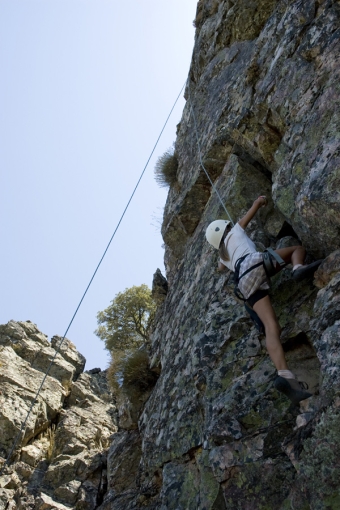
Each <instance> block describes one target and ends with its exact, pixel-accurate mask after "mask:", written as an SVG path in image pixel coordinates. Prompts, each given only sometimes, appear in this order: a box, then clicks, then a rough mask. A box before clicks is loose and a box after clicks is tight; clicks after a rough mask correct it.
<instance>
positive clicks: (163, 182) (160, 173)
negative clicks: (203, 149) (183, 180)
mask: <svg viewBox="0 0 340 510" xmlns="http://www.w3.org/2000/svg"><path fill="white" fill-rule="evenodd" d="M177 169H178V159H177V155H176V152H175V149H174V148H173V147H170V148H169V149H168V150H167V151H165V152H164V154H163V156H160V157H159V158H158V160H157V163H156V165H155V180H156V182H157V184H158V185H159V186H160V187H162V188H165V187H168V186H170V187H171V186H173V185H174V184H176V182H177Z"/></svg>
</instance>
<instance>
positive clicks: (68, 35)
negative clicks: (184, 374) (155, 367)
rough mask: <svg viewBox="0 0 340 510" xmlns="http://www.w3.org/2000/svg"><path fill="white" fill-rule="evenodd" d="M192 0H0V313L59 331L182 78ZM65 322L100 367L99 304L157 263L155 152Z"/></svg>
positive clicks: (103, 357) (171, 132)
mask: <svg viewBox="0 0 340 510" xmlns="http://www.w3.org/2000/svg"><path fill="white" fill-rule="evenodd" d="M196 3H197V2H196V0H171V2H165V1H161V0H143V1H141V0H138V1H137V0H134V1H132V2H124V3H123V2H118V1H116V0H110V1H109V0H100V1H96V2H95V1H94V0H92V1H88V0H71V1H70V0H67V1H64V0H49V1H48V2H46V0H40V1H35V0H30V1H29V2H27V0H20V1H19V0H0V66H1V69H2V80H1V81H0V190H1V201H0V218H1V222H0V236H1V240H2V243H1V251H0V287H1V298H0V323H1V324H4V323H6V322H8V321H9V320H10V319H14V320H27V319H29V320H31V321H32V322H34V323H36V324H37V326H38V327H39V329H41V330H42V331H43V332H44V333H46V334H47V335H48V336H49V337H51V336H53V335H54V334H58V335H63V334H64V332H65V330H66V327H67V325H68V324H69V322H70V320H71V317H72V315H73V313H74V311H75V309H76V306H77V304H78V302H79V300H80V298H81V296H82V294H83V292H84V290H85V288H86V286H87V284H88V282H89V280H90V277H91V276H92V273H93V271H94V269H95V267H96V266H97V264H98V262H99V259H100V257H101V255H102V253H103V251H104V249H105V247H106V245H107V243H108V241H109V239H110V237H111V235H112V233H113V231H114V228H115V226H116V225H117V222H118V220H119V217H120V215H121V213H122V211H123V209H124V207H125V205H126V203H127V200H128V198H129V196H130V194H131V192H132V190H133V188H134V186H135V184H136V181H137V179H138V177H139V175H140V174H141V172H142V169H143V167H144V165H145V163H146V161H147V159H148V157H149V154H150V152H151V150H152V148H153V145H154V143H155V141H156V139H157V137H158V134H159V132H160V129H161V128H162V126H163V124H164V121H165V119H166V117H167V115H168V113H169V111H170V109H171V107H172V105H173V103H174V101H175V99H176V97H177V95H178V93H179V91H180V89H181V87H182V85H183V84H184V82H185V80H186V78H187V75H188V71H189V65H190V59H191V53H192V48H193V43H194V28H193V25H192V21H193V19H194V18H195V12H196ZM183 106H184V99H183V98H181V100H180V101H179V103H178V105H177V107H176V110H175V111H174V113H173V116H172V118H171V120H170V122H169V124H168V126H167V128H166V131H165V132H164V135H163V137H162V139H161V141H160V143H159V146H158V148H157V149H156V152H155V155H154V157H153V158H152V160H151V162H150V166H149V168H148V170H147V172H146V174H145V176H144V178H143V180H142V183H141V185H140V187H139V189H138V190H137V193H136V195H135V197H134V199H133V202H132V204H131V206H130V208H129V210H128V212H127V214H126V216H125V219H124V220H123V223H122V225H121V227H120V229H119V230H118V232H117V234H116V237H115V239H114V240H113V242H112V245H111V247H110V250H109V252H108V254H107V256H106V258H105V260H104V262H103V264H102V266H101V268H100V269H99V272H98V273H97V276H96V278H95V280H94V282H93V284H92V286H91V288H90V290H89V292H88V295H87V296H86V298H85V300H84V302H83V304H82V307H81V308H80V310H79V312H78V315H77V317H76V318H75V321H74V323H73V325H72V327H71V329H70V331H69V333H68V335H67V336H68V338H70V339H71V340H72V341H73V342H74V343H75V344H76V346H77V348H78V350H79V351H80V352H81V353H82V354H84V355H85V357H86V358H87V365H86V368H87V369H90V368H93V367H95V366H99V367H101V368H105V367H106V365H107V362H108V357H107V353H106V352H105V351H104V349H103V343H102V342H101V341H100V340H99V339H98V338H97V337H96V336H95V335H94V334H93V331H94V330H95V328H96V314H97V312H98V311H99V310H102V309H104V308H106V307H107V306H108V305H109V303H110V301H111V300H112V299H113V298H114V296H115V294H117V292H121V291H123V290H124V289H125V288H127V287H131V286H132V285H140V284H142V283H146V284H148V285H149V286H151V282H152V275H153V273H154V271H155V270H156V269H157V267H159V268H160V269H161V270H162V271H163V270H164V266H163V254H164V250H163V249H162V238H161V235H160V222H161V218H162V210H163V207H164V204H165V200H166V190H164V189H162V188H159V187H158V186H157V184H156V183H155V181H154V177H153V168H154V165H155V162H156V160H157V158H158V157H159V156H160V155H162V154H163V153H164V151H165V150H166V149H167V148H168V147H170V146H171V145H172V143H173V141H174V140H175V133H176V124H177V123H178V122H179V121H180V118H181V112H182V109H183Z"/></svg>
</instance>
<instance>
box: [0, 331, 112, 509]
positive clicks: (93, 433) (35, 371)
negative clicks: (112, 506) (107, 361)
mask: <svg viewBox="0 0 340 510" xmlns="http://www.w3.org/2000/svg"><path fill="white" fill-rule="evenodd" d="M61 341H62V338H60V337H53V338H52V341H51V343H50V342H49V341H48V339H47V337H46V336H45V335H44V334H43V333H41V332H40V331H39V330H38V329H37V327H36V326H35V325H34V324H32V323H31V322H29V321H27V322H14V321H11V322H9V323H8V324H6V325H4V326H0V349H1V352H0V360H1V365H0V381H1V395H0V398H1V406H0V424H1V432H2V434H1V440H0V445H1V455H2V459H1V460H2V465H3V463H4V461H5V459H6V458H7V457H8V455H10V452H11V448H12V445H13V444H14V441H15V438H16V437H17V436H18V434H19V433H20V428H21V425H22V423H23V422H24V419H25V418H26V416H27V413H28V411H29V408H30V407H31V404H32V403H33V401H34V398H35V395H36V393H37V390H38V388H39V386H40V384H41V382H42V379H43V376H44V373H46V371H47V369H48V367H49V365H50V363H51V360H52V359H53V358H54V361H53V364H52V365H51V368H50V372H49V374H50V375H48V376H47V378H46V381H45V383H44V385H43V386H42V389H41V392H40V395H39V397H38V399H37V402H36V403H35V404H34V405H33V408H32V412H31V414H30V417H29V419H28V421H27V423H26V427H25V428H24V431H23V432H22V433H21V434H20V436H19V438H18V439H19V441H18V444H17V447H16V449H15V451H14V453H13V455H12V456H11V458H10V465H9V466H6V467H5V469H4V473H3V476H1V477H0V508H2V509H5V508H6V509H9V508H11V509H17V508H18V509H41V510H43V509H55V508H57V509H65V508H81V509H94V508H96V507H97V506H99V504H100V503H101V501H102V499H103V495H104V493H105V492H106V485H107V477H106V464H107V461H106V451H107V449H108V447H109V444H110V438H111V435H112V434H113V433H115V432H116V431H117V427H116V408H115V404H114V400H113V397H112V395H111V393H110V391H109V389H108V385H107V381H106V372H102V371H101V370H100V369H99V370H92V371H89V372H84V373H83V370H84V366H85V358H84V357H83V356H82V355H81V354H80V353H79V352H78V351H77V350H76V348H75V346H74V345H73V344H72V343H71V342H70V341H69V340H67V339H65V340H64V341H63V343H62V345H61V348H60V353H59V354H56V349H58V348H59V347H60V342H61ZM91 372H92V373H91ZM93 372H94V373H93Z"/></svg>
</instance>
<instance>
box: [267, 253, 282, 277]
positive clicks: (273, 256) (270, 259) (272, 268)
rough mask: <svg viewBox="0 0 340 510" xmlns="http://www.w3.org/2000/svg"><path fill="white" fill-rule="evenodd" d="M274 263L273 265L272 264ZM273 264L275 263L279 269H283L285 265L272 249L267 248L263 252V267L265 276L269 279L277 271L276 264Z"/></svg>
mask: <svg viewBox="0 0 340 510" xmlns="http://www.w3.org/2000/svg"><path fill="white" fill-rule="evenodd" d="M273 262H274V264H273ZM275 262H277V263H278V264H279V266H280V269H283V268H284V267H285V266H286V265H287V264H286V263H285V261H284V260H283V259H282V258H281V257H280V255H278V254H277V253H276V251H275V250H273V249H272V248H267V249H266V250H265V251H264V252H263V266H264V270H265V272H266V275H267V276H268V277H269V278H271V277H272V276H274V275H275V274H276V273H277V271H276V267H275V266H276V264H275Z"/></svg>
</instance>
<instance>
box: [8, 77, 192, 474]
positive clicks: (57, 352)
mask: <svg viewBox="0 0 340 510" xmlns="http://www.w3.org/2000/svg"><path fill="white" fill-rule="evenodd" d="M184 87H185V83H184V85H183V87H182V88H181V91H180V93H179V94H178V96H177V98H176V101H175V102H174V104H173V106H172V108H171V110H170V113H169V115H168V116H167V119H166V121H165V123H164V125H163V127H162V129H161V132H160V134H159V136H158V138H157V140H156V143H155V145H154V147H153V149H152V151H151V154H150V156H149V158H148V160H147V162H146V164H145V166H144V169H143V171H142V173H141V175H140V177H139V179H138V181H137V184H136V186H135V188H134V190H133V192H132V193H131V195H130V198H129V200H128V202H127V204H126V207H125V209H124V211H123V213H122V215H121V217H120V219H119V221H118V224H117V226H116V228H115V230H114V232H113V234H112V236H111V239H110V241H109V243H108V245H107V246H106V249H105V251H104V253H103V255H102V257H101V259H100V261H99V263H98V265H97V267H96V269H95V271H94V273H93V275H92V277H91V279H90V282H89V284H88V286H87V287H86V290H85V292H84V294H83V296H82V298H81V300H80V301H79V304H78V306H77V308H76V311H75V312H74V314H73V317H72V319H71V321H70V323H69V325H68V326H67V329H66V331H65V334H64V336H63V337H62V339H61V341H60V342H59V346H58V348H57V349H56V352H55V354H54V356H53V358H52V360H51V362H50V364H49V366H48V368H47V371H46V373H45V374H44V377H43V379H42V381H41V384H40V386H39V388H38V391H37V393H36V395H35V397H34V399H33V401H32V404H31V406H30V408H29V410H28V412H27V415H26V418H25V420H24V421H23V423H22V424H21V427H20V430H19V432H18V433H17V435H16V437H15V439H14V442H13V446H12V448H11V450H10V452H9V454H8V456H7V459H6V460H5V463H4V464H3V466H2V468H1V470H0V476H2V474H3V472H4V470H5V468H6V466H8V465H9V464H10V459H11V457H12V454H13V452H14V450H15V448H16V446H17V444H18V442H19V439H20V437H21V435H22V433H23V432H24V430H25V428H26V424H27V421H28V418H29V417H30V415H31V412H32V410H33V407H34V406H35V404H36V402H37V399H38V397H39V395H40V392H41V390H42V387H43V385H44V383H45V381H46V378H47V376H48V374H49V372H50V369H51V367H52V365H53V363H54V361H55V359H56V357H57V356H58V354H59V352H60V349H61V347H62V345H63V343H64V340H65V338H66V335H67V333H68V331H69V329H70V327H71V325H72V323H73V320H74V319H75V316H76V315H77V313H78V310H79V308H80V306H81V304H82V302H83V300H84V298H85V296H86V294H87V291H88V290H89V288H90V286H91V284H92V282H93V279H94V277H95V276H96V274H97V271H98V269H99V267H100V265H101V263H102V262H103V259H104V257H105V255H106V253H107V251H108V249H109V247H110V245H111V242H112V240H113V238H114V236H115V234H116V232H117V230H118V228H119V226H120V224H121V222H122V220H123V218H124V216H125V213H126V211H127V209H128V207H129V205H130V203H131V200H132V198H133V197H134V194H135V192H136V191H137V188H138V186H139V183H140V181H141V180H142V177H143V175H144V173H145V171H146V169H147V167H148V164H149V162H150V159H151V157H152V155H153V153H154V151H155V149H156V147H157V145H158V142H159V140H160V138H161V136H162V134H163V131H164V129H165V127H166V125H167V123H168V121H169V119H170V116H171V114H172V112H173V110H174V108H175V106H176V104H177V102H178V100H179V98H180V95H181V94H182V91H183V89H184Z"/></svg>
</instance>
